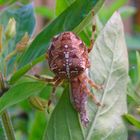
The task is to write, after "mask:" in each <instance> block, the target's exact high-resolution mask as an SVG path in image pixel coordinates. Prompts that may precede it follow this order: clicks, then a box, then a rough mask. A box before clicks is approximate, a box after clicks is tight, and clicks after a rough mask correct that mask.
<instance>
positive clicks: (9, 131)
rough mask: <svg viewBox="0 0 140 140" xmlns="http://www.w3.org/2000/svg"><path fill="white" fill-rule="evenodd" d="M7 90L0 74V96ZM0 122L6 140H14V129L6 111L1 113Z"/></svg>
mask: <svg viewBox="0 0 140 140" xmlns="http://www.w3.org/2000/svg"><path fill="white" fill-rule="evenodd" d="M7 90H8V89H7V87H6V85H5V82H4V78H3V75H2V73H1V72H0V91H1V94H0V96H2V95H3V94H4V93H5V92H6V91H7ZM1 121H2V124H3V128H4V131H5V135H6V138H7V139H8V140H15V136H14V131H13V130H14V129H13V126H12V122H11V120H10V117H9V114H8V112H7V110H5V111H3V112H2V114H1Z"/></svg>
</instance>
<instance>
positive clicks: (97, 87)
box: [80, 74, 103, 90]
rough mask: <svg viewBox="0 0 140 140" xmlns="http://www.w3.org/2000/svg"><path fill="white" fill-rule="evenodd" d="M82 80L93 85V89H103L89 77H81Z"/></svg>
mask: <svg viewBox="0 0 140 140" xmlns="http://www.w3.org/2000/svg"><path fill="white" fill-rule="evenodd" d="M80 80H81V81H83V80H86V81H87V82H88V83H89V84H90V85H91V87H93V88H95V89H97V90H99V89H102V88H103V86H102V85H98V84H96V83H95V82H93V81H92V80H91V79H90V78H88V77H87V76H86V75H84V74H83V75H82V76H81V77H80Z"/></svg>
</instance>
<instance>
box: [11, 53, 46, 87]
mask: <svg viewBox="0 0 140 140" xmlns="http://www.w3.org/2000/svg"><path fill="white" fill-rule="evenodd" d="M44 59H45V56H44V55H42V56H41V57H39V58H37V59H36V60H35V61H33V63H29V64H27V65H25V67H23V68H21V69H19V70H18V71H17V72H16V73H15V74H14V75H13V76H12V77H11V79H10V81H9V83H10V84H14V83H15V81H17V80H18V79H19V78H20V77H21V76H22V75H24V74H25V73H26V72H27V70H29V69H31V68H32V67H33V66H34V65H35V64H37V63H39V62H40V61H43V60H44Z"/></svg>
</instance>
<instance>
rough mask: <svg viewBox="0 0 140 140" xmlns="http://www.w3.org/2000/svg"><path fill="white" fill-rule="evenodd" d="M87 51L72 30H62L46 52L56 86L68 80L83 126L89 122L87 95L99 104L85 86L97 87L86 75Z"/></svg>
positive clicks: (87, 65) (73, 101)
mask: <svg viewBox="0 0 140 140" xmlns="http://www.w3.org/2000/svg"><path fill="white" fill-rule="evenodd" d="M92 43H93V41H92ZM90 49H91V48H90ZM88 52H89V50H88V49H87V47H86V46H85V44H84V42H83V41H82V40H81V39H80V38H79V37H77V36H76V35H75V34H74V33H73V32H63V33H61V34H59V35H57V36H55V37H54V38H53V40H52V43H51V46H50V48H49V51H48V52H47V53H48V63H49V66H50V69H51V71H53V72H54V73H55V75H56V77H55V78H56V79H57V80H56V83H57V84H56V86H57V85H58V84H59V82H60V81H61V80H64V79H68V80H69V82H70V83H71V88H72V90H71V91H72V93H71V98H72V103H73V105H74V107H75V109H76V110H77V111H78V112H79V115H80V118H81V121H82V123H83V124H84V125H85V126H86V125H87V123H88V122H89V121H88V117H87V114H86V102H87V95H89V96H91V97H92V98H93V100H94V102H95V103H96V104H98V105H99V103H98V102H97V101H96V98H95V97H94V95H93V94H91V93H90V91H89V90H88V88H87V84H88V83H89V84H90V85H91V86H92V87H95V88H97V89H98V88H99V86H98V85H96V84H95V83H93V82H92V81H91V80H89V79H88V77H87V73H86V71H87V69H88V68H89V66H90V64H89V58H88Z"/></svg>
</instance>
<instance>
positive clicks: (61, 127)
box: [44, 87, 84, 140]
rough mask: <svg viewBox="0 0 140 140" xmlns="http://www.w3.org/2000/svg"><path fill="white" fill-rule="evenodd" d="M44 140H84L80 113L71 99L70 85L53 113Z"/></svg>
mask: <svg viewBox="0 0 140 140" xmlns="http://www.w3.org/2000/svg"><path fill="white" fill-rule="evenodd" d="M44 140H84V137H83V133H82V130H81V127H80V123H79V119H78V115H77V113H76V111H75V110H74V108H73V106H72V104H71V101H70V97H69V89H68V87H67V88H65V90H64V93H63V95H62V97H61V99H60V101H59V102H58V104H57V106H56V108H55V109H54V111H53V113H52V115H51V118H50V121H49V124H48V126H47V130H46V133H45V137H44Z"/></svg>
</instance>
